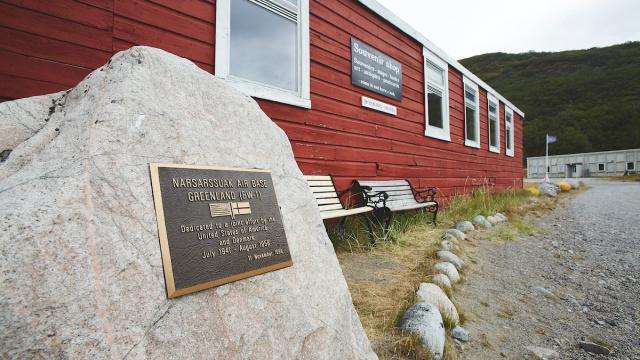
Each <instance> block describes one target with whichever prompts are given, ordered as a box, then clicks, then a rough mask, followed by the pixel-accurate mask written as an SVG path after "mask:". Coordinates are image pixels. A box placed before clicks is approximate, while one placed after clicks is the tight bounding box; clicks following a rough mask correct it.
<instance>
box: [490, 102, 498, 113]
mask: <svg viewBox="0 0 640 360" xmlns="http://www.w3.org/2000/svg"><path fill="white" fill-rule="evenodd" d="M489 112H490V113H492V114H497V113H498V107H497V106H496V104H494V103H491V102H490V103H489Z"/></svg>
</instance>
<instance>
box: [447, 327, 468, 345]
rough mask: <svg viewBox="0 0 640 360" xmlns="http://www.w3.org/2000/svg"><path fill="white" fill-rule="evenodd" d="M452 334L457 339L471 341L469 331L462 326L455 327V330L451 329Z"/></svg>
mask: <svg viewBox="0 0 640 360" xmlns="http://www.w3.org/2000/svg"><path fill="white" fill-rule="evenodd" d="M451 336H452V337H453V338H454V339H457V340H460V341H464V342H467V341H469V333H468V332H467V330H465V329H463V328H462V327H460V326H456V327H454V328H453V330H451Z"/></svg>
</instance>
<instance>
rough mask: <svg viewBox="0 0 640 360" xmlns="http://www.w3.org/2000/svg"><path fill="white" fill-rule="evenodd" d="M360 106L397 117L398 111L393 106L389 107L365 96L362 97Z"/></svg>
mask: <svg viewBox="0 0 640 360" xmlns="http://www.w3.org/2000/svg"><path fill="white" fill-rule="evenodd" d="M362 106H363V107H366V108H369V109H374V110H378V111H382V112H385V113H387V114H391V115H398V109H397V108H396V107H395V106H393V105H389V104H385V103H383V102H381V101H378V100H374V99H370V98H368V97H366V96H363V97H362Z"/></svg>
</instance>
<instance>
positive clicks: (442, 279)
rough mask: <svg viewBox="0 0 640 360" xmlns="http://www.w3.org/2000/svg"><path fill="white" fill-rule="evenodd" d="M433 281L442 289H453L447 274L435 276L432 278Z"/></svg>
mask: <svg viewBox="0 0 640 360" xmlns="http://www.w3.org/2000/svg"><path fill="white" fill-rule="evenodd" d="M431 281H432V282H433V283H434V284H436V285H438V286H440V287H441V288H446V289H451V280H449V277H448V276H447V275H445V274H435V275H433V276H432V277H431Z"/></svg>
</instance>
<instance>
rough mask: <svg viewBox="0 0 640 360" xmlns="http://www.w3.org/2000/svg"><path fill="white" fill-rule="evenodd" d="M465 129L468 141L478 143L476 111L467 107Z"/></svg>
mask: <svg viewBox="0 0 640 360" xmlns="http://www.w3.org/2000/svg"><path fill="white" fill-rule="evenodd" d="M465 120H466V121H465V129H466V133H467V140H472V141H476V125H475V121H476V111H475V109H472V108H470V107H466V110H465Z"/></svg>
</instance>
